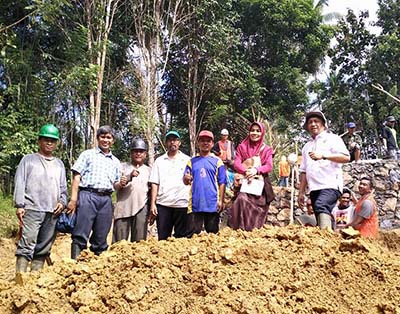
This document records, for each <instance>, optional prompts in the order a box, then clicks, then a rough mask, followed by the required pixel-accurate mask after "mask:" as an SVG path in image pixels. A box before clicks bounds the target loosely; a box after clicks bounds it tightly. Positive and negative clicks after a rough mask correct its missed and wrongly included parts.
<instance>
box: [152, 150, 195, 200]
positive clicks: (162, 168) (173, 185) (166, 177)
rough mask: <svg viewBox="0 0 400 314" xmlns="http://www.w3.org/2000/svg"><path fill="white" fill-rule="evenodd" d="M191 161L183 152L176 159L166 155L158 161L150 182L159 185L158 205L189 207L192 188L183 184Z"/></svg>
mask: <svg viewBox="0 0 400 314" xmlns="http://www.w3.org/2000/svg"><path fill="white" fill-rule="evenodd" d="M189 160H190V157H189V156H188V155H185V154H184V153H182V152H178V154H177V155H176V156H175V157H174V158H169V157H168V154H164V155H162V156H160V157H158V158H157V159H156V161H155V162H154V164H153V167H152V169H151V174H150V179H149V182H150V183H155V184H158V194H157V199H156V203H157V204H160V205H163V206H167V207H176V208H185V207H188V203H189V191H190V186H189V185H184V184H183V175H184V171H185V167H186V165H187V163H188V161H189Z"/></svg>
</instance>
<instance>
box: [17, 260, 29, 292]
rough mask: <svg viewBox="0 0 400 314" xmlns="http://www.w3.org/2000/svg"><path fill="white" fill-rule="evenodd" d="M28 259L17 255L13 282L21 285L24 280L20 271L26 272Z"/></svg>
mask: <svg viewBox="0 0 400 314" xmlns="http://www.w3.org/2000/svg"><path fill="white" fill-rule="evenodd" d="M28 264H29V261H28V260H27V259H26V258H25V257H23V256H17V263H16V266H15V282H16V283H17V285H20V286H23V285H24V280H23V276H22V273H26V271H27V270H28Z"/></svg>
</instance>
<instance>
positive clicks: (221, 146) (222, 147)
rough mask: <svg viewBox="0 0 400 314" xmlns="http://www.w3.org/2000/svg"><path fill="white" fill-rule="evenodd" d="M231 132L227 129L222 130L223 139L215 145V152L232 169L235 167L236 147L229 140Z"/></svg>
mask: <svg viewBox="0 0 400 314" xmlns="http://www.w3.org/2000/svg"><path fill="white" fill-rule="evenodd" d="M228 137H229V132H228V130H227V129H222V130H221V139H220V140H219V141H218V142H217V143H215V145H214V148H213V152H214V154H215V155H217V156H218V157H219V158H221V159H222V161H223V162H224V164H225V166H227V167H230V166H232V165H233V160H234V159H235V147H234V145H233V142H232V141H231V140H229V139H228Z"/></svg>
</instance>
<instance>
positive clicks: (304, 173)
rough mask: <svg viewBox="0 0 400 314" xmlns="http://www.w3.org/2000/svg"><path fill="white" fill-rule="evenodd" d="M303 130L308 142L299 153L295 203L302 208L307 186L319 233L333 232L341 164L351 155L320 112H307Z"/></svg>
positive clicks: (340, 182) (340, 183)
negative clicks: (296, 198) (305, 131)
mask: <svg viewBox="0 0 400 314" xmlns="http://www.w3.org/2000/svg"><path fill="white" fill-rule="evenodd" d="M304 128H305V129H306V130H307V131H308V132H309V133H310V135H311V139H310V140H309V141H308V142H307V143H306V144H305V145H304V147H303V150H302V160H301V165H300V188H299V196H298V203H299V206H300V207H301V208H303V207H304V196H305V192H306V187H307V186H308V189H309V191H310V198H311V203H312V207H313V209H314V214H315V217H316V219H317V223H318V226H319V227H320V228H321V229H325V228H332V216H331V213H332V209H333V208H334V207H335V205H336V202H337V200H338V198H339V196H340V194H341V191H342V188H343V176H342V166H341V164H342V163H346V162H349V161H350V153H349V151H348V150H347V148H346V145H345V144H344V143H343V140H342V139H341V138H340V137H339V136H338V135H335V134H333V133H331V132H329V131H328V130H327V121H326V118H325V116H324V114H323V113H322V112H320V111H311V112H308V113H307V114H306V121H305V123H304Z"/></svg>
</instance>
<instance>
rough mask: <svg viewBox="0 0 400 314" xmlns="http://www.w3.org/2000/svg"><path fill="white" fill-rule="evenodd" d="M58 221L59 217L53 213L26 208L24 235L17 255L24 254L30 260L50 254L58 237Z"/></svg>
mask: <svg viewBox="0 0 400 314" xmlns="http://www.w3.org/2000/svg"><path fill="white" fill-rule="evenodd" d="M56 223H57V217H56V216H54V214H53V213H49V212H42V211H36V210H32V209H26V210H25V216H24V224H23V227H22V237H21V239H20V240H19V241H18V246H17V252H16V254H15V255H16V256H24V257H25V258H26V259H27V260H28V261H30V260H32V259H33V258H36V257H42V256H48V255H50V249H51V246H52V245H53V243H54V240H55V238H56V232H55V229H56Z"/></svg>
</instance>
